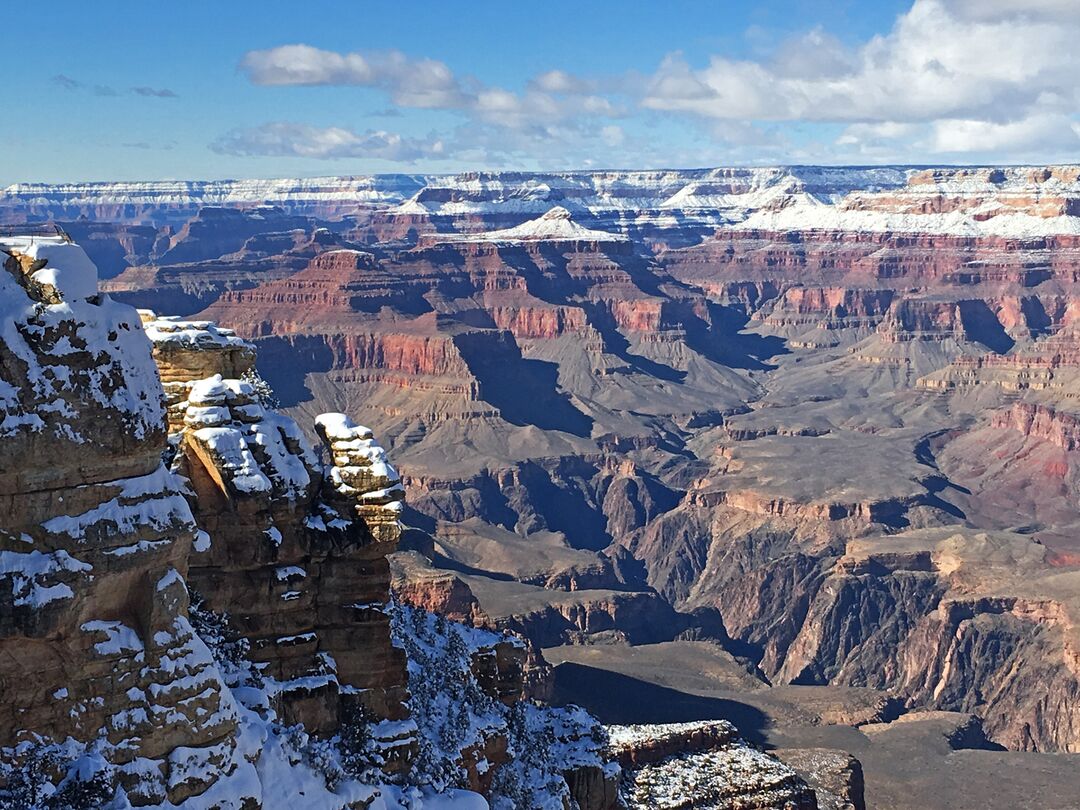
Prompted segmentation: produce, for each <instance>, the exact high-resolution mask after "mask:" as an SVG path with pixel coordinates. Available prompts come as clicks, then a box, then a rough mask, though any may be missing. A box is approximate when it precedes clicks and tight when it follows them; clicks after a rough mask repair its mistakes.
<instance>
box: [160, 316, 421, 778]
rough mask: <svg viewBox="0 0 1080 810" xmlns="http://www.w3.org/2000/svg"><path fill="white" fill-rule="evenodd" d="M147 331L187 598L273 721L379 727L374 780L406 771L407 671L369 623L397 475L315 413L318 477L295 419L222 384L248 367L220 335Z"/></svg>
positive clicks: (206, 330)
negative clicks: (258, 689)
mask: <svg viewBox="0 0 1080 810" xmlns="http://www.w3.org/2000/svg"><path fill="white" fill-rule="evenodd" d="M146 330H147V334H148V335H149V336H150V337H151V339H152V340H153V343H154V355H155V359H157V360H158V362H159V363H161V367H162V376H163V378H165V379H167V380H168V381H169V382H167V383H166V385H167V386H169V389H168V391H169V398H170V414H172V415H173V418H172V419H171V420H170V421H171V423H172V424H173V425H174V426H175V427H176V431H175V432H174V434H173V436H172V442H173V443H174V444H175V446H176V456H175V458H174V460H173V462H172V463H173V468H174V470H175V471H176V472H177V473H178V474H180V475H181V476H183V477H184V478H185V479H187V481H188V482H189V486H190V488H191V490H192V495H193V498H192V506H193V512H194V515H195V519H196V521H197V523H198V525H199V528H200V529H201V531H202V533H203V537H204V538H205V540H204V542H202V543H201V544H198V545H197V546H196V548H195V553H194V554H193V555H192V557H191V563H190V565H191V568H190V573H189V582H190V584H191V586H192V588H193V589H194V590H195V591H196V592H197V593H198V594H199V596H200V598H201V599H202V600H203V604H204V606H205V608H206V609H208V610H210V611H214V612H217V613H222V614H224V613H227V614H228V615H229V621H230V624H231V626H232V628H234V629H235V630H237V631H238V632H239V633H240V634H241V636H242V637H243V638H244V639H245V640H246V642H247V644H248V645H249V649H250V657H251V660H252V661H254V662H255V664H256V665H257V666H258V667H259V669H260V674H261V675H262V677H263V679H264V680H265V681H266V682H267V683H269V684H272V685H273V688H272V689H271V692H272V694H273V695H274V700H275V704H276V708H277V710H278V712H279V714H280V715H281V716H282V718H283V719H284V720H285V721H286V722H289V723H303V725H304V726H305V728H307V729H309V730H311V731H313V732H318V733H324V734H327V733H332V732H333V731H335V730H336V729H337V728H338V727H339V725H340V723H341V721H342V718H344V717H351V716H354V715H355V714H356V713H357V712H360V713H362V714H363V715H364V716H366V717H369V718H372V719H375V720H379V721H383V723H382V725H378V724H377V725H376V726H375V727H374V729H375V730H374V732H373V733H375V734H376V735H379V734H380V733H383V734H386V735H388V736H387V738H386V739H385V740H383V749H384V756H385V759H386V763H385V768H386V769H387V770H388V771H389V772H399V771H402V770H405V769H407V768H408V763H409V759H410V757H411V756H412V750H413V749H414V748H415V745H416V741H415V738H414V737H413V736H412V735H411V734H410V733H408V731H407V728H406V727H403V726H402V721H405V720H406V719H407V717H408V712H407V709H406V707H405V699H406V691H405V661H404V656H403V654H402V653H401V651H399V650H397V649H395V648H394V647H393V646H392V645H391V643H390V636H389V623H388V619H387V618H386V616H385V614H384V613H383V611H382V607H383V606H384V605H385V603H386V601H387V599H388V595H389V568H388V564H387V561H386V555H387V553H388V552H390V551H392V550H393V549H394V547H395V546H396V544H397V540H398V536H399V534H400V529H399V524H398V514H399V511H400V501H401V498H402V497H403V494H404V493H403V490H402V489H401V486H400V483H399V479H398V476H397V473H396V471H395V470H394V468H393V467H392V466H390V465H389V464H388V463H387V461H386V458H385V454H384V452H383V451H382V448H381V447H379V445H377V444H375V443H374V442H373V440H372V435H371V432H370V431H368V430H367V429H366V428H362V427H359V426H357V425H355V424H354V423H352V422H351V421H350V420H348V418H347V417H345V416H343V415H341V414H326V415H324V416H322V417H320V419H319V421H318V424H317V425H316V428H317V430H318V432H319V434H320V436H321V437H322V438H323V440H324V442H325V443H326V445H327V448H328V451H329V454H330V459H331V462H332V463H331V466H330V467H328V468H327V471H326V473H325V475H324V472H323V470H322V469H321V467H320V465H319V463H318V460H317V458H316V456H315V454H314V452H313V451H312V449H311V447H310V446H309V445H308V442H307V439H306V438H305V437H304V435H303V434H302V433H301V431H300V429H299V427H298V426H297V425H296V423H295V422H293V421H292V420H291V419H289V418H287V417H283V416H281V415H279V414H277V413H274V412H273V411H270V410H267V409H266V408H265V407H263V405H262V404H260V402H259V399H258V396H257V394H256V391H255V390H254V389H253V388H252V386H251V385H250V384H248V383H246V382H243V381H241V380H239V379H235V378H223V376H222V373H225V374H236V373H237V372H241V373H243V372H245V371H247V370H249V369H250V367H251V365H252V363H253V362H254V351H253V348H252V347H251V345H250V344H248V343H245V342H243V341H241V340H239V339H238V338H235V337H233V336H232V335H231V334H229V333H228V332H227V331H226V332H222V331H221V330H218V329H217V328H215V327H213V326H212V325H210V324H206V323H196V322H178V321H170V320H165V321H161V320H155V319H148V321H147V323H146ZM207 371H216V372H217V373H215V374H213V375H212V376H206V377H205V378H204V372H207ZM192 375H197V376H195V377H193V376H192ZM185 378H186V379H185ZM180 397H183V399H180ZM380 729H385V730H384V731H380Z"/></svg>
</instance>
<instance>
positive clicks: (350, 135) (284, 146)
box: [210, 121, 447, 163]
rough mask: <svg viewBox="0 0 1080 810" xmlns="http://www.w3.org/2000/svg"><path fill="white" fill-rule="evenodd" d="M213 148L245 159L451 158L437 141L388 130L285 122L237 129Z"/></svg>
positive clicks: (400, 159)
mask: <svg viewBox="0 0 1080 810" xmlns="http://www.w3.org/2000/svg"><path fill="white" fill-rule="evenodd" d="M210 148H211V149H212V150H213V151H215V152H217V153H219V154H223V155H236V156H241V157H255V156H274V157H304V158H317V159H319V160H331V159H340V158H370V159H377V160H389V161H397V162H401V163H413V162H415V161H417V160H420V159H429V160H431V159H441V158H445V157H447V155H446V150H445V148H444V145H443V142H442V141H441V140H439V139H436V138H408V137H404V136H402V135H399V134H397V133H393V132H386V131H384V130H367V131H366V132H356V131H354V130H351V129H347V128H344V127H314V126H308V125H306V124H294V123H289V122H284V121H278V122H272V123H268V124H263V125H262V126H259V127H252V128H248V129H235V130H232V131H231V132H229V133H226V134H225V135H223V136H222V137H221V138H219V139H218V140H216V141H214V142H213V143H212V144H211V145H210Z"/></svg>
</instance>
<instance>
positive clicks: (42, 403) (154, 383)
mask: <svg viewBox="0 0 1080 810" xmlns="http://www.w3.org/2000/svg"><path fill="white" fill-rule="evenodd" d="M0 247H6V248H8V249H15V250H24V251H26V252H28V253H35V254H36V253H38V252H41V253H42V256H48V257H50V261H52V262H55V263H54V264H52V265H46V268H45V269H43V270H39V271H38V272H39V273H46V271H48V272H47V274H46V275H47V277H48V279H49V280H51V281H55V282H57V283H58V284H60V285H61V287H62V288H64V290H66V292H65V293H64V294H65V295H66V298H65V300H64V301H62V302H61V303H57V304H42V303H37V302H35V301H33V300H32V299H31V298H30V297H29V296H28V294H27V292H26V290H24V289H23V288H22V287H21V286H20V285H19V284H18V283H17V282H16V280H15V278H14V277H12V276H11V274H9V273H0V342H2V343H3V344H4V346H5V348H6V349H7V350H8V351H9V352H10V353H11V354H12V355H13V356H14V357H15V358H16V359H17V361H19V364H20V365H25V368H24V369H22V368H21V369H20V373H19V375H18V376H17V377H12V378H4V379H0V437H4V436H11V435H14V434H18V433H22V432H28V431H33V432H40V431H42V430H45V429H47V428H49V427H50V426H51V427H52V429H53V430H54V432H55V433H56V434H57V435H58V436H62V437H64V438H65V439H67V440H69V441H76V442H85V441H87V439H86V438H85V437H83V436H81V435H80V433H79V429H78V428H79V425H78V422H77V420H76V419H75V418H74V414H75V413H76V412H77V410H78V408H74V409H73V408H71V407H70V406H69V401H72V402H74V403H81V402H86V401H89V402H91V403H93V404H94V405H95V406H100V407H102V408H105V409H107V410H110V411H113V412H115V413H116V416H117V418H118V419H119V420H120V421H121V423H122V424H123V426H124V429H125V430H127V431H129V432H130V433H132V435H134V436H135V437H137V438H142V437H144V436H146V435H147V434H148V433H150V432H154V431H157V430H160V425H161V424H162V421H163V419H164V408H163V404H162V394H161V384H160V382H159V381H158V375H157V367H156V366H155V365H154V362H153V360H152V359H151V357H150V344H149V342H148V341H147V339H146V335H145V334H144V333H143V330H142V325H141V321H140V319H139V317H138V314H137V313H136V312H135V310H134V309H132V308H131V307H129V306H126V305H123V304H118V303H116V302H114V301H112V299H110V298H109V297H108V296H107V295H97V296H94V294H95V293H96V272H95V271H94V269H93V264H92V263H91V262H90V260H89V259H88V258H87V257H86V255H85V253H83V252H82V249H81V248H79V247H78V246H76V245H71V244H68V243H66V242H63V241H62V240H60V239H59V238H46V237H30V236H26V237H17V236H16V237H5V238H2V239H0ZM45 277H46V276H42V278H45ZM91 277H93V279H94V281H93V282H92V283H91ZM91 286H93V289H92V290H91ZM87 296H93V300H92V301H91V300H87ZM62 336H63V337H62ZM64 337H66V338H67V339H66V340H65V339H64ZM48 339H55V340H56V346H55V347H52V348H49V349H47V350H46V349H43V346H44V345H46V342H47V340H48ZM72 341H77V342H78V343H79V344H80V346H81V348H80V350H79V352H78V354H79V356H90V357H92V358H94V359H95V361H96V362H94V363H93V364H91V365H90V366H89V367H88V368H86V367H83V364H82V363H78V364H76V363H74V362H73V361H72V360H71V359H70V358H72V357H73V353H72V350H73V348H74V347H73V345H72ZM54 348H55V351H54Z"/></svg>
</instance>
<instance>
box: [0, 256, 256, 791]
mask: <svg viewBox="0 0 1080 810" xmlns="http://www.w3.org/2000/svg"><path fill="white" fill-rule="evenodd" d="M3 249H4V250H5V252H7V254H8V258H7V261H6V262H5V266H4V269H3V271H2V272H0V288H2V295H0V297H2V299H3V301H4V304H3V307H4V309H3V314H2V321H0V323H2V329H3V340H2V342H0V357H2V361H0V390H2V392H3V399H2V405H0V408H2V410H3V414H4V416H3V419H2V420H0V421H2V425H3V427H2V429H0V435H2V438H0V460H2V461H0V468H2V469H3V470H4V473H3V474H0V504H2V506H0V558H2V560H3V563H2V566H0V571H2V573H0V616H2V617H3V618H2V621H0V627H2V630H0V647H2V648H3V649H4V654H3V656H2V659H3V663H2V664H0V682H2V683H3V690H2V694H3V699H2V701H0V714H2V716H3V718H4V720H3V723H0V729H2V730H0V747H2V750H3V751H4V754H5V759H7V758H9V757H12V758H14V759H15V761H19V760H20V758H26V757H29V758H33V757H34V756H36V754H35V749H34V748H33V747H32V746H30V743H31V741H32V740H33V739H34V735H35V734H36V735H40V737H44V738H47V739H53V740H64V739H66V738H69V737H70V738H74V739H76V740H81V741H90V740H94V739H98V740H100V746H101V753H102V755H103V756H105V757H106V758H107V759H108V761H109V762H110V764H111V765H112V766H113V767H114V768H115V778H116V779H117V781H118V782H119V784H120V785H121V786H122V787H123V788H124V789H125V790H126V791H127V793H128V796H129V797H130V798H131V800H132V801H134V802H135V803H137V804H151V803H153V804H157V803H160V802H164V801H166V800H168V801H172V802H175V803H179V802H182V801H184V800H185V799H186V798H188V797H189V796H193V795H198V794H200V793H202V792H204V791H205V790H206V789H207V788H208V787H209V784H210V783H211V782H212V781H213V780H214V778H216V777H215V776H213V775H212V774H217V773H222V774H225V773H228V772H229V771H231V770H232V769H234V768H235V767H236V765H235V762H234V749H235V735H236V732H237V724H238V720H239V718H238V715H237V712H236V708H235V704H234V701H233V699H232V696H231V695H230V694H229V692H228V690H227V688H226V687H225V684H224V682H223V681H222V678H221V675H220V673H219V671H218V669H217V666H216V664H215V662H214V661H213V659H212V658H211V656H210V653H209V651H208V650H207V648H206V645H205V644H204V643H203V642H202V640H201V639H200V638H198V637H197V636H196V635H195V633H194V631H193V630H192V627H191V624H190V623H189V621H188V617H187V606H188V592H187V589H186V587H185V585H184V575H185V574H186V572H187V565H188V556H189V551H190V548H191V544H192V541H193V539H194V535H195V525H194V522H193V520H192V515H191V511H190V509H189V508H188V504H187V501H186V500H185V499H184V497H183V494H182V493H181V491H180V490H179V488H178V485H177V483H176V482H175V480H174V479H173V478H172V477H171V476H170V475H169V474H168V472H167V471H166V470H165V469H164V467H163V466H162V463H161V448H162V446H163V441H164V423H165V420H164V415H165V414H164V409H163V404H162V397H161V388H160V385H159V384H158V382H157V379H156V374H155V370H154V365H153V361H152V360H151V357H150V349H149V344H148V341H147V340H146V339H145V337H144V336H143V335H142V333H141V325H140V323H139V319H138V317H137V315H136V314H135V312H134V311H133V310H131V309H130V308H128V307H125V306H121V305H118V304H115V303H113V302H112V301H110V300H109V299H108V298H107V297H105V296H100V295H98V294H97V292H96V276H95V275H94V271H93V266H92V264H90V263H89V260H88V259H87V258H86V256H85V254H84V253H82V251H81V250H80V249H79V248H78V247H76V246H75V245H73V244H71V243H68V242H66V241H65V240H64V239H63V238H62V237H47V236H37V237H31V238H28V239H26V240H8V241H6V242H5V244H4V245H3ZM35 268H36V269H35ZM28 269H29V270H32V271H33V272H32V273H27V272H26V271H27V270H28ZM45 271H48V276H46V272H45ZM88 292H89V293H90V294H87V293H88Z"/></svg>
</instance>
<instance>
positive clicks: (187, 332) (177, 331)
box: [143, 313, 255, 351]
mask: <svg viewBox="0 0 1080 810" xmlns="http://www.w3.org/2000/svg"><path fill="white" fill-rule="evenodd" d="M150 314H152V313H150ZM143 328H144V329H145V330H146V336H147V337H149V338H150V340H151V341H153V343H154V344H155V345H159V346H183V347H187V348H196V349H203V348H227V347H232V348H246V349H249V350H251V351H254V350H255V347H254V346H252V345H251V344H250V343H248V342H247V341H246V340H244V339H243V338H239V337H237V336H236V333H235V332H234V331H233V330H232V329H226V328H224V327H221V326H218V325H217V324H215V323H213V322H211V321H185V320H182V319H180V318H178V317H175V316H160V317H155V318H154V319H153V320H150V321H148V322H146V323H144V324H143Z"/></svg>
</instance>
